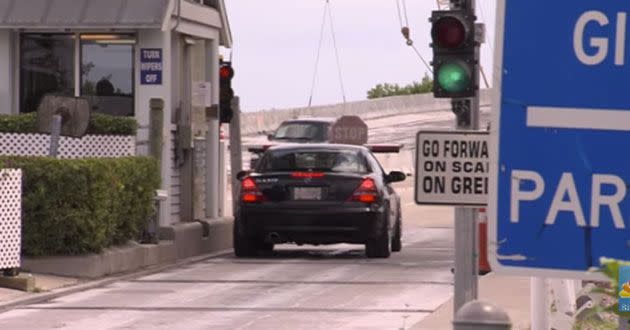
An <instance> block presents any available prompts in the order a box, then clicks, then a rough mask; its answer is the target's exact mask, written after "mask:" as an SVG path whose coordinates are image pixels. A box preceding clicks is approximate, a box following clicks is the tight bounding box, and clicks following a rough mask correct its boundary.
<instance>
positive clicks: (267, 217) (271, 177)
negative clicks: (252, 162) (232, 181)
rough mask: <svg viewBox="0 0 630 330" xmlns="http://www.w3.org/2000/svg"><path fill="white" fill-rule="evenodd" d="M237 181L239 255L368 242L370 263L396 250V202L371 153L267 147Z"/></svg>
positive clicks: (394, 175) (391, 177) (388, 176)
mask: <svg viewBox="0 0 630 330" xmlns="http://www.w3.org/2000/svg"><path fill="white" fill-rule="evenodd" d="M238 178H239V180H240V181H241V187H240V200H239V203H238V205H239V207H238V208H237V212H236V219H235V224H234V251H235V254H236V255H237V256H238V257H247V256H254V255H256V254H258V252H262V251H271V250H273V247H274V244H280V243H296V244H313V245H319V244H336V243H354V244H365V248H366V255H367V256H368V257H369V258H387V257H389V255H390V253H391V251H400V250H401V248H402V246H401V232H402V222H401V212H400V209H401V208H400V198H399V197H398V195H397V194H396V192H395V191H394V189H393V188H392V186H391V183H393V182H399V181H403V180H405V174H404V173H401V172H391V173H385V172H383V169H382V167H381V165H380V164H379V163H378V161H377V159H376V158H375V157H374V155H373V154H372V153H371V152H370V150H369V149H368V148H366V147H363V146H353V145H341V144H309V145H305V144H294V145H282V146H276V147H271V148H269V149H268V150H267V151H265V153H264V154H263V156H262V158H261V160H260V162H259V163H258V164H257V165H256V167H255V168H254V169H253V170H252V171H249V172H241V173H239V174H238Z"/></svg>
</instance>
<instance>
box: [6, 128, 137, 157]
mask: <svg viewBox="0 0 630 330" xmlns="http://www.w3.org/2000/svg"><path fill="white" fill-rule="evenodd" d="M49 148H50V135H48V134H16V133H0V156H47V155H48V154H49ZM135 154H136V138H135V136H122V135H86V136H84V137H82V138H71V137H65V136H62V137H61V138H60V139H59V151H58V157H59V158H117V157H126V156H134V155H135Z"/></svg>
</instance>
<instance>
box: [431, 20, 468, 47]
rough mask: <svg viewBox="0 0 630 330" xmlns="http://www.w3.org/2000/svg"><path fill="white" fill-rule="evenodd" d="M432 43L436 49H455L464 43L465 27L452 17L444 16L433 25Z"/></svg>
mask: <svg viewBox="0 0 630 330" xmlns="http://www.w3.org/2000/svg"><path fill="white" fill-rule="evenodd" d="M432 32H433V41H434V42H435V44H436V45H437V46H438V47H441V48H447V49H455V48H459V47H461V46H462V45H463V44H464V42H465V41H466V33H467V31H466V26H465V25H464V23H463V22H462V21H461V20H459V19H458V18H456V17H454V16H444V17H441V18H439V19H438V20H437V21H436V22H435V23H434V24H433V31H432Z"/></svg>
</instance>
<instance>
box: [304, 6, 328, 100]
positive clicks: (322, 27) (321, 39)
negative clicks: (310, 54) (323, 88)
mask: <svg viewBox="0 0 630 330" xmlns="http://www.w3.org/2000/svg"><path fill="white" fill-rule="evenodd" d="M326 11H328V5H327V4H324V15H323V17H322V26H321V29H320V31H319V45H318V46H317V57H316V58H315V70H314V71H313V82H312V84H311V94H310V96H309V98H308V107H309V108H310V107H311V104H312V102H313V92H314V91H315V81H316V80H317V69H318V67H319V57H320V54H321V50H322V41H323V40H324V27H325V26H326Z"/></svg>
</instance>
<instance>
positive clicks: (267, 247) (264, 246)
mask: <svg viewBox="0 0 630 330" xmlns="http://www.w3.org/2000/svg"><path fill="white" fill-rule="evenodd" d="M273 245H274V244H273V243H265V242H261V243H260V244H259V245H258V248H259V249H260V250H261V251H263V252H272V251H273Z"/></svg>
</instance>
